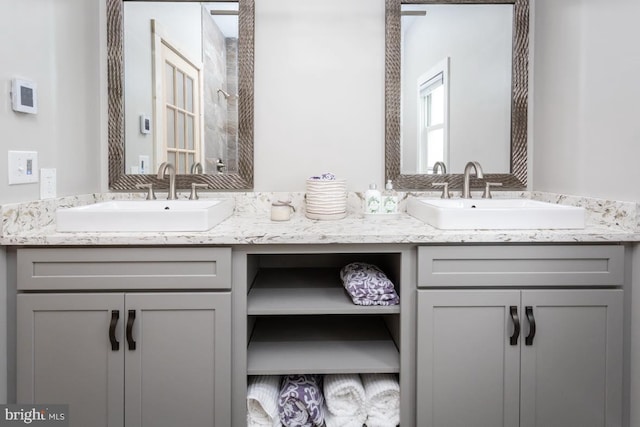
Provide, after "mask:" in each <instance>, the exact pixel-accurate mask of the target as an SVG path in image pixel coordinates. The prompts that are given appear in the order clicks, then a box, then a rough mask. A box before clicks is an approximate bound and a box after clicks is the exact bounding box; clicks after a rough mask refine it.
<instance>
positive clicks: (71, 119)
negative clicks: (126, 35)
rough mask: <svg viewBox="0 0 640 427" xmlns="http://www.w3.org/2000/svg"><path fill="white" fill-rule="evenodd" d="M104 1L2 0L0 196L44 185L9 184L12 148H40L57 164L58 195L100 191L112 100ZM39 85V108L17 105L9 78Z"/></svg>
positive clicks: (43, 162) (20, 195) (20, 197)
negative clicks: (106, 83) (106, 75)
mask: <svg viewBox="0 0 640 427" xmlns="http://www.w3.org/2000/svg"><path fill="white" fill-rule="evenodd" d="M102 9H103V6H102V1H99V0H90V1H89V0H29V1H18V0H14V1H9V0H3V1H2V2H0V58H2V60H1V61H0V100H1V101H0V130H1V134H0V165H2V167H0V170H1V171H2V173H0V203H7V202H19V201H27V200H34V199H38V198H39V196H40V187H39V185H38V184H23V185H12V186H9V185H8V178H7V173H6V172H5V171H6V169H7V151H8V150H30V151H37V152H38V153H39V157H38V161H39V166H40V167H54V168H56V169H57V181H58V185H57V189H58V195H71V194H78V193H88V192H94V191H99V190H100V170H101V168H102V167H106V162H104V159H105V156H102V155H101V153H100V147H101V143H100V142H101V138H103V135H104V129H105V128H104V124H103V119H104V117H106V110H105V109H104V105H106V104H105V103H104V102H103V100H102V97H101V96H100V95H101V93H100V91H101V86H100V81H101V79H102V77H103V72H102V69H101V64H103V63H104V60H103V59H102V57H101V54H102V52H103V50H101V43H102V42H103V41H104V40H103V37H102V36H101V32H100V31H99V29H100V28H101V27H102V26H103V23H102V22H101V20H100V18H99V17H100V16H101V15H103V14H104V11H103V10H102ZM13 77H22V78H26V79H30V80H34V81H35V82H36V83H37V85H38V114H37V115H36V116H33V115H25V114H19V113H15V112H13V110H12V109H11V100H10V96H9V92H10V80H11V78H13Z"/></svg>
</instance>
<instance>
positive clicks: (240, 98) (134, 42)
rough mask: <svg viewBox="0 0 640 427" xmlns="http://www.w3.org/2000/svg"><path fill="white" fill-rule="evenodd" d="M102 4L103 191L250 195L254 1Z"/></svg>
mask: <svg viewBox="0 0 640 427" xmlns="http://www.w3.org/2000/svg"><path fill="white" fill-rule="evenodd" d="M106 4H107V35H108V38H107V54H108V58H107V66H108V71H107V76H108V102H109V106H108V111H109V118H108V147H109V188H110V189H111V190H136V186H137V185H139V184H149V183H153V184H154V188H155V189H160V190H162V189H164V188H167V186H168V183H167V182H166V181H167V180H158V179H157V178H156V172H157V168H158V166H159V164H161V163H162V162H165V161H166V162H170V163H172V164H173V165H174V166H175V168H176V188H180V189H189V188H191V184H192V183H201V184H207V185H208V188H209V189H211V190H240V189H242V190H248V189H252V188H253V61H254V54H253V52H254V50H253V49H254V15H255V14H254V1H253V0H236V1H233V0H231V1H224V2H221V1H217V0H214V1H209V2H195V1H191V0H173V1H166V0H160V1H147V0H106ZM234 31H235V33H234Z"/></svg>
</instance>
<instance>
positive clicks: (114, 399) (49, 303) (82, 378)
mask: <svg viewBox="0 0 640 427" xmlns="http://www.w3.org/2000/svg"><path fill="white" fill-rule="evenodd" d="M17 301H18V302H17V328H18V332H17V333H18V341H17V377H18V384H17V399H18V402H20V403H42V404H54V403H60V404H68V405H69V411H70V425H71V426H72V427H117V426H122V424H123V423H122V420H123V417H124V409H123V404H124V401H123V398H122V390H123V388H124V380H123V378H124V356H123V350H124V345H123V342H122V339H123V337H124V329H123V323H124V316H123V311H124V297H123V294H84V295H79V294H57V295H52V294H38V295H24V294H21V295H18V297H17ZM116 310H117V311H118V314H119V318H117V319H116V315H115V314H114V313H115V311H116ZM111 324H113V325H114V327H113V328H112V327H111ZM110 330H111V331H112V334H111V335H112V336H111V337H110ZM110 338H111V339H114V340H117V341H119V349H115V348H113V347H112V344H111V339H110ZM114 343H115V341H114Z"/></svg>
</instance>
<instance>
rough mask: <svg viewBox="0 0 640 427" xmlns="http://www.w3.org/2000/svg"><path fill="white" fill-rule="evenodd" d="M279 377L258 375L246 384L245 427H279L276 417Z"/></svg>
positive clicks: (278, 419) (278, 418)
mask: <svg viewBox="0 0 640 427" xmlns="http://www.w3.org/2000/svg"><path fill="white" fill-rule="evenodd" d="M280 381H281V378H280V377H279V376H274V375H259V376H254V377H250V378H249V383H248V384H247V427H281V426H282V424H281V423H280V417H279V416H278V396H279V395H280Z"/></svg>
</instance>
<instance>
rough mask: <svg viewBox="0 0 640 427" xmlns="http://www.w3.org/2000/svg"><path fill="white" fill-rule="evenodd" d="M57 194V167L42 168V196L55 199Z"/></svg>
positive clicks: (42, 197)
mask: <svg viewBox="0 0 640 427" xmlns="http://www.w3.org/2000/svg"><path fill="white" fill-rule="evenodd" d="M56 195H57V193H56V169H55V168H47V169H45V168H42V169H40V198H41V199H53V198H55V197H56Z"/></svg>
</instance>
